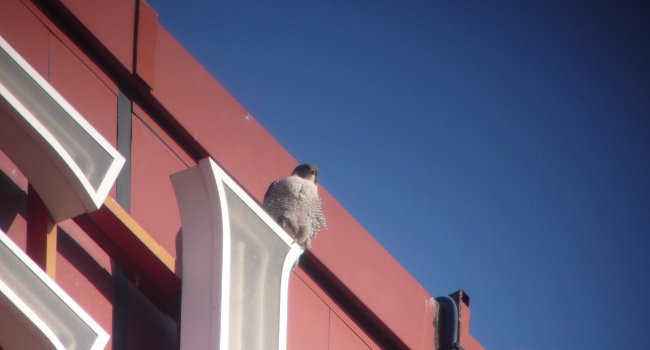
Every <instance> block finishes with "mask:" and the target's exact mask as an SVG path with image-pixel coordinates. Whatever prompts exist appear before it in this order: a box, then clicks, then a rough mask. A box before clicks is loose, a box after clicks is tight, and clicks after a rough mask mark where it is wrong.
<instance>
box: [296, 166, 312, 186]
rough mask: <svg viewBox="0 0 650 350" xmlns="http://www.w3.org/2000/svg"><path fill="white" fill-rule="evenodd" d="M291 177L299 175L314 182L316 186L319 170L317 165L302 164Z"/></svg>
mask: <svg viewBox="0 0 650 350" xmlns="http://www.w3.org/2000/svg"><path fill="white" fill-rule="evenodd" d="M291 175H298V176H300V177H302V178H303V179H307V180H310V181H313V182H314V183H315V184H318V168H317V167H316V166H315V165H311V164H300V165H298V166H297V167H296V168H295V169H293V172H292V173H291Z"/></svg>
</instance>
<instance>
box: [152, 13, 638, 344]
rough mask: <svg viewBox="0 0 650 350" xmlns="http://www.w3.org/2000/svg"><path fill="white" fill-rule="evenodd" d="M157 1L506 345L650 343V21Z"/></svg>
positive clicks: (234, 90)
mask: <svg viewBox="0 0 650 350" xmlns="http://www.w3.org/2000/svg"><path fill="white" fill-rule="evenodd" d="M147 1H148V2H149V3H150V4H152V6H153V7H154V8H155V9H156V10H157V11H158V13H159V19H160V21H161V22H162V23H163V25H164V26H165V27H166V28H167V29H168V30H169V31H170V32H171V33H172V34H173V35H174V36H175V37H176V38H177V39H178V40H179V41H180V42H181V43H182V44H183V45H184V46H185V47H186V48H187V49H188V50H189V51H190V52H191V53H192V54H193V55H194V56H195V57H196V58H197V59H198V60H199V61H200V62H201V63H202V64H203V65H204V66H205V67H206V68H207V69H208V70H209V71H210V72H211V73H212V74H213V75H214V76H215V77H216V78H217V79H218V80H219V81H220V82H221V83H222V84H223V85H224V86H225V87H226V89H228V90H229V91H230V93H231V94H233V96H235V98H236V99H237V100H238V101H239V102H240V103H241V104H242V105H243V106H244V107H245V108H246V109H247V110H248V111H249V112H250V113H251V114H252V115H253V116H254V117H255V118H256V119H257V120H258V121H259V122H260V123H262V125H264V127H265V128H266V129H267V130H268V131H269V132H270V133H271V134H272V135H274V136H275V137H276V138H277V139H278V141H279V142H280V143H281V144H282V145H283V146H284V147H285V148H286V149H287V150H288V151H289V152H291V153H292V154H293V155H294V157H295V158H297V159H298V160H299V161H301V162H311V163H314V164H317V165H318V166H319V168H320V171H321V183H322V184H323V185H324V186H325V187H326V188H327V189H328V191H330V192H331V193H332V194H333V195H334V196H335V197H336V198H337V199H338V200H339V201H340V202H341V203H342V204H343V205H344V206H345V207H346V208H347V209H348V210H349V211H350V212H351V213H352V215H354V216H355V217H356V218H357V220H359V222H361V224H362V225H363V226H364V227H366V228H367V229H368V231H369V232H370V233H371V234H372V235H373V236H374V237H375V238H376V239H377V240H378V241H379V242H380V243H381V244H382V245H383V246H384V247H385V248H386V249H387V250H388V251H389V252H390V253H391V254H392V255H394V256H395V257H396V258H397V260H398V261H400V263H402V265H404V267H405V268H406V269H407V270H408V271H409V272H410V273H411V274H413V276H414V277H415V278H416V279H417V280H418V281H420V283H421V284H422V285H423V286H424V287H425V288H426V289H427V290H428V291H429V292H430V293H431V294H432V295H434V296H438V295H443V294H448V293H451V292H453V291H455V290H457V289H460V288H462V289H465V290H466V291H467V292H468V293H469V294H470V296H471V297H472V332H473V334H474V335H475V337H476V338H477V339H478V340H479V341H480V342H481V343H482V344H483V345H484V346H485V347H486V348H487V349H489V350H499V349H507V350H512V349H517V350H548V349H560V348H564V349H603V350H605V349H607V350H609V349H617V348H621V347H626V348H637V349H644V348H650V332H648V330H649V329H648V327H649V326H650V321H648V314H650V297H648V291H649V289H650V181H649V175H650V120H649V114H650V68H649V67H650V66H649V64H648V62H650V25H649V22H648V18H650V10H649V8H650V7H648V6H647V5H646V6H645V7H643V6H641V2H637V3H635V2H625V1H609V2H605V1H590V2H575V1H534V2H529V1H500V2H488V1H463V0H455V1H384V0H377V1H356V0H348V1H334V0H333V1H319V2H316V1H314V2H310V1H255V2H245V1H230V0H228V1H207V0H204V1H198V0H197V1H188V2H180V1H177V0H147ZM326 210H327V208H325V211H326ZM326 213H327V211H326ZM315 244H317V242H316V243H315Z"/></svg>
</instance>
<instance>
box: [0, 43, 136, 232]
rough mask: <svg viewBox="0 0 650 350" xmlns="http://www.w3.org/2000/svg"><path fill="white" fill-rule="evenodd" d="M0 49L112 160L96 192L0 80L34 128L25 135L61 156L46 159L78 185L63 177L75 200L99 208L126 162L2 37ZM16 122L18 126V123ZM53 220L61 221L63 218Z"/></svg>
mask: <svg viewBox="0 0 650 350" xmlns="http://www.w3.org/2000/svg"><path fill="white" fill-rule="evenodd" d="M0 49H2V50H4V51H5V52H6V53H7V54H8V55H9V56H10V57H11V58H12V59H13V60H14V61H15V62H16V63H17V64H18V65H19V66H20V67H21V68H22V69H23V70H24V71H25V73H27V74H28V75H29V76H30V78H31V79H33V80H34V81H35V82H36V83H37V84H38V85H39V87H40V88H41V89H42V90H43V91H45V93H46V94H48V95H49V96H50V97H51V98H52V99H53V100H54V101H55V102H56V103H57V104H58V105H59V106H60V107H61V108H62V109H63V110H64V111H65V112H66V113H67V114H68V116H69V117H70V118H72V120H73V121H74V122H75V123H77V124H78V125H79V126H80V127H81V128H82V129H83V130H84V131H85V132H86V133H88V134H89V135H90V137H91V138H92V139H93V140H94V141H95V142H96V143H97V144H98V145H99V146H100V147H101V148H102V149H103V150H104V151H105V152H106V153H107V154H108V155H109V156H110V157H111V158H112V159H113V160H112V162H111V164H110V165H109V166H108V169H107V171H106V173H105V174H103V178H102V180H101V182H100V183H99V186H98V187H97V189H95V188H93V186H92V185H91V183H90V181H89V179H88V178H87V177H86V175H85V174H84V173H83V171H82V170H81V168H80V167H79V165H77V163H76V162H75V161H74V159H73V158H72V157H71V156H70V154H68V152H67V151H66V150H65V148H64V147H63V145H62V144H61V143H60V142H59V140H57V139H56V137H55V136H54V135H53V134H52V133H51V132H50V131H49V130H48V129H47V128H46V127H45V126H44V125H43V124H42V123H41V121H40V120H39V119H38V118H37V117H36V116H34V114H32V112H30V111H29V109H28V108H27V107H25V105H23V103H21V102H20V99H19V98H17V97H16V96H15V95H14V94H13V93H12V92H11V91H10V90H9V89H8V88H7V87H6V86H5V85H4V84H2V82H1V81H0V95H1V96H2V97H4V99H5V100H6V101H7V102H8V103H9V105H11V107H12V108H13V109H15V111H16V112H17V113H18V114H20V115H21V116H22V118H23V119H24V120H25V122H27V124H29V125H30V126H31V128H32V129H33V130H26V129H25V132H26V133H29V134H30V135H31V136H32V137H35V138H36V139H40V140H41V141H42V142H43V143H44V144H46V145H48V146H49V147H51V149H52V150H53V151H54V152H55V153H56V154H57V155H58V157H60V160H57V159H55V158H56V156H53V155H52V154H49V158H50V159H51V160H52V161H53V163H54V164H56V166H57V168H58V169H59V170H60V171H61V172H63V173H66V174H67V175H68V176H73V177H74V179H75V180H76V181H78V183H79V184H80V185H81V188H79V186H75V185H74V182H70V178H68V177H67V176H66V178H67V179H68V182H69V183H70V185H71V186H72V188H74V190H75V191H76V192H77V197H78V199H79V201H80V202H81V203H82V204H83V206H84V208H85V209H86V210H87V211H94V210H97V209H99V208H100V207H101V205H102V203H103V202H104V200H105V199H106V196H107V195H108V193H109V191H110V189H111V187H112V186H113V184H114V182H115V180H116V179H117V175H118V174H119V172H120V170H121V169H122V166H123V165H124V163H125V159H124V157H123V156H122V155H121V154H120V153H119V152H118V151H117V150H116V149H115V148H114V147H113V146H112V145H111V144H110V143H109V142H108V141H107V140H106V139H105V138H104V137H103V136H102V135H101V134H100V133H99V132H98V131H97V130H95V129H94V128H93V126H92V125H91V124H90V123H89V122H88V121H87V120H86V119H85V118H84V117H83V116H81V114H80V113H79V112H78V111H77V110H76V109H75V108H74V107H73V106H72V105H70V103H68V101H67V100H65V99H64V98H63V96H61V95H60V94H59V93H58V92H57V91H56V89H54V88H53V87H52V86H51V85H50V84H49V83H48V82H47V81H46V80H45V79H44V78H43V77H42V76H41V75H40V74H39V73H38V72H37V71H36V70H35V69H34V68H33V67H32V66H31V65H30V64H29V63H28V62H27V61H26V60H25V59H23V58H22V56H20V54H18V52H16V51H15V50H14V49H13V48H12V47H11V45H9V43H7V41H5V40H4V38H2V36H0ZM15 122H16V123H18V121H15ZM10 156H11V155H10ZM70 173H71V174H70ZM46 204H47V203H46ZM78 214H81V213H78ZM78 214H77V215H78ZM56 219H58V220H63V219H65V218H56Z"/></svg>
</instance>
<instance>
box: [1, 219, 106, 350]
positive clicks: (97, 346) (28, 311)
mask: <svg viewBox="0 0 650 350" xmlns="http://www.w3.org/2000/svg"><path fill="white" fill-rule="evenodd" d="M0 243H2V244H4V245H5V246H6V247H7V248H9V250H10V251H11V252H12V253H13V254H14V255H15V256H16V257H17V258H18V259H19V260H20V261H21V262H22V263H23V264H24V265H26V267H27V268H29V270H31V272H32V273H33V274H34V275H35V276H36V277H37V278H38V279H39V280H40V281H41V282H42V283H44V284H45V286H46V287H47V288H48V289H49V290H50V291H51V292H52V293H53V294H55V295H56V296H57V297H58V298H59V299H60V300H61V301H62V302H63V303H64V304H65V306H67V307H68V308H69V309H70V310H71V311H72V312H73V313H75V314H76V315H77V317H79V319H81V321H82V322H83V323H84V324H86V326H88V328H90V330H92V332H93V333H94V334H95V341H94V343H93V346H92V347H91V348H90V350H101V349H103V348H104V347H105V346H106V343H107V342H108V339H109V335H108V333H106V331H104V329H102V327H101V326H100V325H99V324H98V323H97V322H96V321H95V320H94V319H93V318H92V317H90V315H88V313H86V311H85V310H84V309H82V308H81V306H79V304H77V303H76V302H75V301H74V300H73V299H72V298H71V297H70V296H69V295H68V294H67V293H66V292H65V291H64V290H63V289H61V287H60V286H59V285H58V284H56V282H54V280H52V278H50V276H48V275H47V274H46V273H45V271H43V270H42V269H41V268H40V267H39V266H38V265H36V263H35V262H34V261H33V260H32V259H30V258H29V257H28V256H27V254H25V253H24V252H23V251H22V250H21V249H20V248H19V247H18V246H17V245H16V244H15V243H14V242H13V241H12V240H11V239H10V238H9V236H7V235H6V234H5V233H4V232H3V231H2V230H0ZM0 283H2V284H3V285H5V287H6V288H7V289H8V290H9V293H11V294H13V296H14V297H15V298H16V300H18V302H19V303H21V304H20V305H18V304H16V305H17V307H18V308H19V309H20V310H21V311H22V312H23V313H24V314H25V315H26V316H27V317H28V318H30V319H32V317H34V316H33V315H36V318H35V319H37V320H40V321H41V322H43V323H44V321H43V320H42V319H41V318H40V317H39V316H37V312H35V311H34V310H33V309H32V308H31V307H29V306H28V305H27V304H26V303H25V302H23V300H22V299H21V298H20V297H19V296H18V295H17V294H16V293H15V292H14V291H13V290H12V289H11V287H9V286H7V285H6V284H5V283H4V281H1V280H0ZM2 291H3V292H4V291H5V290H2ZM6 295H7V294H6ZM37 322H38V321H37ZM35 325H37V324H36V323H35ZM37 326H38V325H37ZM39 329H42V328H41V327H39ZM48 330H49V332H52V333H53V331H52V330H51V328H50V327H48V326H46V330H45V331H44V334H45V335H46V336H47V337H48V339H49V338H50V337H49V335H48V334H47V333H45V332H48ZM55 338H56V336H55ZM56 339H57V341H58V342H59V343H60V342H61V341H60V340H59V339H58V338H56ZM62 346H63V345H62ZM64 348H65V347H64ZM57 349H58V348H57Z"/></svg>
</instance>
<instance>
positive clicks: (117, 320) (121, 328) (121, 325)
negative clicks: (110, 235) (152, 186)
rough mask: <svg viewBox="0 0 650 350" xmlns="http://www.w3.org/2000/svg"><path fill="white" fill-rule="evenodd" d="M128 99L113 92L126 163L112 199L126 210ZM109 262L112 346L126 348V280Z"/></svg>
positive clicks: (128, 191)
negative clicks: (115, 95) (111, 272)
mask: <svg viewBox="0 0 650 350" xmlns="http://www.w3.org/2000/svg"><path fill="white" fill-rule="evenodd" d="M132 109H133V104H132V102H131V100H130V99H129V98H128V96H126V95H125V94H124V93H123V92H122V91H120V92H119V93H118V95H117V150H118V152H120V154H121V155H122V156H123V157H124V158H125V160H126V162H125V163H124V167H123V168H122V171H121V172H120V174H119V175H118V177H117V180H116V181H115V186H116V188H115V189H116V192H117V194H116V197H117V198H116V200H117V203H118V204H120V206H121V207H122V208H124V209H125V210H126V211H127V212H129V211H131V134H132V124H131V123H132ZM112 264H113V278H114V283H115V284H114V293H115V295H114V299H113V349H114V350H126V348H127V344H128V342H127V336H128V316H129V315H128V310H129V309H128V300H129V283H128V280H127V278H126V275H125V274H124V272H123V271H122V269H121V268H120V266H119V265H117V264H116V263H115V262H113V263H112Z"/></svg>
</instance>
